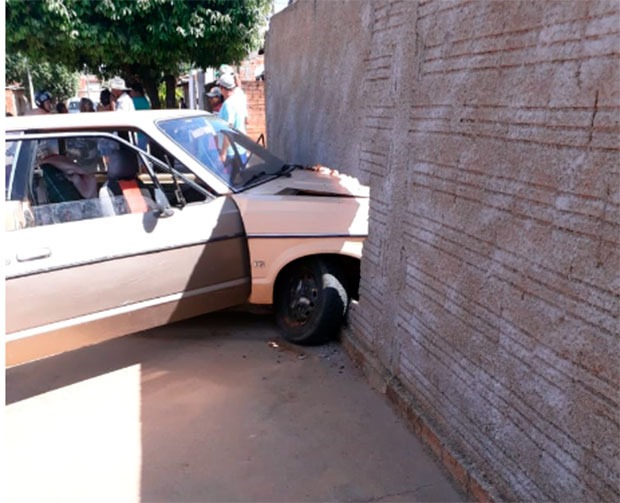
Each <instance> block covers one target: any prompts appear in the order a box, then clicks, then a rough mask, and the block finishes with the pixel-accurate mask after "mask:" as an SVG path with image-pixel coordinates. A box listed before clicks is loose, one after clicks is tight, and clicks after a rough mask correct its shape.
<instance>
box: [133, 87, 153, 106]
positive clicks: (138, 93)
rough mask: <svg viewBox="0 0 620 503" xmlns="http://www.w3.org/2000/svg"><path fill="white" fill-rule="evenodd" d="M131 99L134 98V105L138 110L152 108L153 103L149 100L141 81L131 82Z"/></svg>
mask: <svg viewBox="0 0 620 503" xmlns="http://www.w3.org/2000/svg"><path fill="white" fill-rule="evenodd" d="M130 94H131V99H132V100H133V106H134V108H135V109H136V110H150V108H151V104H150V103H149V100H148V99H146V96H144V87H142V84H140V82H134V83H133V84H131V93H130Z"/></svg>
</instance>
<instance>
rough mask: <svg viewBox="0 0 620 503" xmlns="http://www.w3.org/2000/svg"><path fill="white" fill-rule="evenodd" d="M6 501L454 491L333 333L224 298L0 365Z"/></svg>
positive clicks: (430, 497) (449, 497) (419, 495)
mask: <svg viewBox="0 0 620 503" xmlns="http://www.w3.org/2000/svg"><path fill="white" fill-rule="evenodd" d="M6 401H7V407H6V409H5V431H6V442H5V443H6V449H5V467H6V468H5V477H6V480H5V483H4V484H3V485H4V486H5V491H6V494H5V498H4V501H10V502H28V503H30V502H33V501H37V502H47V501H58V502H63V503H67V502H85V501H88V502H97V501H101V502H106V503H110V502H115V503H118V502H140V501H142V502H229V501H230V502H232V501H239V502H241V501H248V502H297V501H299V502H305V501H316V502H319V501H320V502H326V501H342V502H387V501H395V502H405V501H406V502H461V501H465V499H464V498H463V496H462V495H461V494H460V493H459V492H458V491H457V490H456V489H455V488H454V487H453V485H452V484H451V482H450V481H449V479H448V478H447V476H446V475H444V473H443V472H442V471H441V470H440V468H439V467H438V466H437V465H436V464H435V463H434V461H433V460H432V459H431V458H430V456H429V455H428V453H427V452H426V451H424V449H423V448H422V446H421V444H420V442H419V441H418V440H417V439H416V438H415V436H414V435H413V434H412V433H411V432H410V431H409V430H408V429H407V428H406V426H405V425H404V424H403V423H402V421H401V420H400V419H399V418H398V417H397V415H396V413H395V412H394V411H393V410H392V409H391V408H390V406H389V404H388V403H387V401H386V399H385V397H384V396H382V395H380V394H379V393H377V392H375V391H374V390H372V389H371V388H370V386H369V385H368V383H367V382H366V380H365V379H364V377H363V376H362V375H361V373H360V371H359V370H358V369H356V368H355V367H354V366H353V365H352V364H351V362H350V360H349V359H348V357H347V355H346V354H345V353H344V352H343V350H342V348H341V346H340V345H339V344H338V343H331V344H328V345H325V346H321V347H315V348H300V347H296V346H291V345H288V344H286V343H284V342H283V341H282V340H281V339H280V338H279V336H278V334H277V332H276V330H275V327H274V324H273V321H272V319H271V317H270V316H269V315H266V314H256V313H254V314H252V313H248V312H238V311H232V312H225V313H219V314H215V315H209V316H203V317H200V318H196V319H193V320H189V321H185V322H181V323H177V324H174V325H169V326H166V327H162V328H158V329H154V330H150V331H147V332H143V333H140V334H136V335H131V336H127V337H123V338H119V339H115V340H111V341H107V342H105V343H102V344H99V345H96V346H91V347H88V348H83V349H80V350H77V351H73V352H70V353H65V354H62V355H59V356H55V357H52V358H48V359H45V360H40V361H38V362H33V363H30V364H26V365H23V366H19V367H14V368H11V369H8V370H7V372H6Z"/></svg>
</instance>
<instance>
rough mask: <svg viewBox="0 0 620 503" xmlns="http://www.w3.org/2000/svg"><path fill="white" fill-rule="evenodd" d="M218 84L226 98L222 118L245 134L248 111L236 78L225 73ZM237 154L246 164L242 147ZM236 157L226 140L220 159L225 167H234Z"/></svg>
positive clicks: (245, 154)
mask: <svg viewBox="0 0 620 503" xmlns="http://www.w3.org/2000/svg"><path fill="white" fill-rule="evenodd" d="M217 83H218V86H219V88H220V91H221V92H222V96H223V97H224V104H223V105H222V108H221V109H220V113H219V115H220V118H221V119H223V120H224V121H226V122H227V123H228V124H229V125H230V126H231V127H232V128H234V129H237V130H238V131H241V132H242V133H245V121H246V116H247V111H246V108H245V101H244V99H243V95H242V94H241V90H240V89H239V88H237V85H236V84H235V79H234V76H233V75H232V73H225V74H224V75H222V76H220V78H219V79H218V81H217ZM237 152H238V153H239V156H240V157H241V161H242V162H243V163H245V162H246V158H247V151H246V150H245V149H244V148H243V147H241V146H240V145H237ZM234 157H235V150H234V149H233V147H232V145H230V143H229V142H228V141H227V140H225V141H224V142H223V145H220V158H221V160H222V161H223V162H224V166H226V167H230V166H232V165H233V161H234Z"/></svg>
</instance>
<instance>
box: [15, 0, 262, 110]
mask: <svg viewBox="0 0 620 503" xmlns="http://www.w3.org/2000/svg"><path fill="white" fill-rule="evenodd" d="M270 7H271V0H135V1H127V0H100V1H98V2H92V1H91V0H36V1H29V0H6V52H7V54H17V53H18V52H19V53H21V54H23V55H25V56H27V57H28V58H29V59H30V60H31V61H44V62H50V63H54V62H62V63H64V64H66V65H67V66H68V67H70V68H75V69H82V68H83V67H84V65H86V66H87V67H88V68H91V69H97V71H98V72H99V73H100V75H101V76H102V77H109V76H112V75H114V74H118V75H121V76H122V77H124V78H125V79H126V80H128V81H132V80H134V79H136V80H140V81H141V82H142V84H143V85H144V88H145V90H146V92H147V94H148V96H149V98H150V99H151V103H152V104H153V106H154V107H156V108H158V107H159V97H158V95H157V87H158V84H159V83H160V82H162V81H163V82H166V83H167V94H166V105H167V106H168V107H171V106H174V87H175V84H176V77H177V75H178V69H179V66H180V65H182V64H190V65H192V66H194V67H201V68H207V67H209V66H218V65H220V64H221V63H233V64H234V63H239V62H240V61H241V60H243V59H244V58H245V57H246V56H247V55H248V54H249V53H250V52H251V51H252V50H253V49H255V48H257V47H258V45H259V43H260V34H261V28H262V27H263V26H264V24H265V23H266V19H267V15H268V12H269V9H270Z"/></svg>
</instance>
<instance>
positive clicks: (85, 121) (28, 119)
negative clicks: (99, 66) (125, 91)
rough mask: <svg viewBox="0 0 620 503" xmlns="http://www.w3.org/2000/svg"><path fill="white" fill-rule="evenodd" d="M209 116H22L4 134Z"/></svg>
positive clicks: (180, 112) (9, 121)
mask: <svg viewBox="0 0 620 503" xmlns="http://www.w3.org/2000/svg"><path fill="white" fill-rule="evenodd" d="M201 115H203V116H204V115H208V116H210V115H211V114H209V113H208V112H205V111H204V110H189V109H176V108H171V109H162V110H140V111H135V112H94V113H81V114H43V115H20V116H18V117H6V118H5V121H4V130H5V131H6V132H7V133H9V132H12V131H31V130H37V131H45V130H50V131H54V130H59V129H63V130H71V129H83V128H97V127H106V128H108V127H136V128H140V127H141V126H142V127H144V125H145V124H149V123H150V124H152V123H153V122H155V121H157V120H162V119H178V118H183V117H196V116H201Z"/></svg>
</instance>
